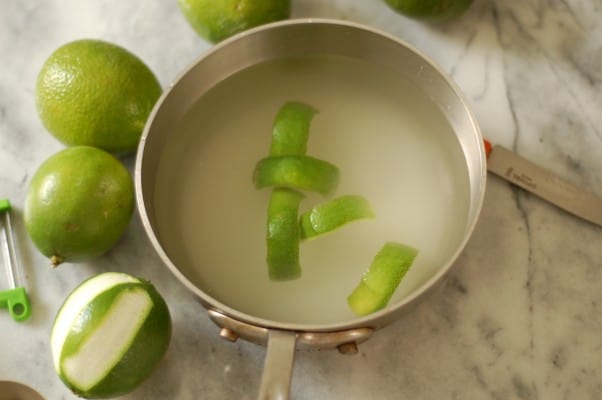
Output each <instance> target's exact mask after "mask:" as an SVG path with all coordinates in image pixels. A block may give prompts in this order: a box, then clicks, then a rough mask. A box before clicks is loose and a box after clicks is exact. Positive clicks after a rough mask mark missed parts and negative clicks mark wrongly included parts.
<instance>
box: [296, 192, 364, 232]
mask: <svg viewBox="0 0 602 400" xmlns="http://www.w3.org/2000/svg"><path fill="white" fill-rule="evenodd" d="M367 218H374V211H372V207H371V206H370V203H369V202H368V200H366V199H365V198H364V197H362V196H357V195H347V196H341V197H337V198H336V199H333V200H331V201H328V202H325V203H322V204H319V205H317V206H314V207H313V208H312V209H311V210H309V211H307V212H305V213H303V214H301V217H300V218H299V235H300V237H301V239H310V238H313V237H315V236H318V235H321V234H323V233H326V232H330V231H333V230H335V229H337V228H339V227H341V226H343V225H345V224H348V223H349V222H352V221H355V220H358V219H367Z"/></svg>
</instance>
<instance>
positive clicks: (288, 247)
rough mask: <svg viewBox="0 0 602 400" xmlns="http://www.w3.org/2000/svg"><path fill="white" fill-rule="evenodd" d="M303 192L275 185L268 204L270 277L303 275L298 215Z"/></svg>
mask: <svg viewBox="0 0 602 400" xmlns="http://www.w3.org/2000/svg"><path fill="white" fill-rule="evenodd" d="M301 199H303V195H302V194H301V193H299V192H297V191H295V190H289V189H278V188H276V189H274V190H272V193H271V196H270V202H269V205H268V224H267V226H268V228H267V235H266V237H267V240H266V245H267V264H268V274H269V277H270V279H271V280H276V281H284V280H291V279H296V278H298V277H299V276H301V267H300V265H299V224H298V223H297V215H298V211H299V203H300V202H301Z"/></svg>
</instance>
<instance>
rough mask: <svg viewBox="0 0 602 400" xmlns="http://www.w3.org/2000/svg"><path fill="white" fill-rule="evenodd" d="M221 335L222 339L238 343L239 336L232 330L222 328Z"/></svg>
mask: <svg viewBox="0 0 602 400" xmlns="http://www.w3.org/2000/svg"><path fill="white" fill-rule="evenodd" d="M219 335H220V336H221V337H223V338H224V339H226V340H229V341H231V342H236V341H237V340H238V335H237V334H236V332H234V331H233V330H232V329H228V328H222V329H221V330H220V331H219Z"/></svg>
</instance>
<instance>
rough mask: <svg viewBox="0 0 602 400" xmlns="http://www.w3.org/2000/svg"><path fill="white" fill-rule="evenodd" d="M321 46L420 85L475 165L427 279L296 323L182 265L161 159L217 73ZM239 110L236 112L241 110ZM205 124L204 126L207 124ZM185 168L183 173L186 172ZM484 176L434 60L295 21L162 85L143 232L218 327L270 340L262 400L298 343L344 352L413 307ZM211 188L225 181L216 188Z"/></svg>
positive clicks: (470, 129) (286, 375) (146, 151)
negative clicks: (160, 197)
mask: <svg viewBox="0 0 602 400" xmlns="http://www.w3.org/2000/svg"><path fill="white" fill-rule="evenodd" d="M314 55H336V56H344V57H348V58H351V59H356V60H361V61H362V62H368V63H371V64H373V65H375V66H381V67H382V68H387V69H389V70H393V71H395V73H396V74H398V75H399V77H400V79H403V80H407V81H409V82H410V83H411V84H412V85H415V86H416V87H418V88H419V90H421V91H422V92H424V93H425V94H426V95H427V96H428V97H429V98H430V99H432V101H433V103H434V104H435V105H436V107H437V108H439V110H440V111H441V113H442V114H443V115H444V116H445V118H446V119H447V121H448V122H449V124H450V125H451V128H452V130H453V133H454V135H455V138H454V139H455V140H456V141H457V143H458V144H459V146H460V148H461V154H462V156H463V160H462V162H463V163H465V166H466V169H465V170H466V171H467V174H468V177H467V180H468V194H467V196H466V198H467V203H468V204H467V205H466V210H467V212H466V218H465V220H464V221H463V229H462V231H461V235H459V237H457V238H454V239H453V240H454V246H453V249H452V251H450V252H449V254H447V255H446V257H445V260H444V261H443V262H441V263H439V265H436V266H435V268H433V270H432V272H430V273H429V276H428V277H427V279H425V280H424V282H422V283H421V284H420V285H418V286H417V287H415V288H414V289H412V290H411V291H410V293H408V294H407V295H405V296H404V297H402V298H400V299H397V300H395V301H393V302H392V303H391V304H389V305H388V306H387V307H386V308H385V309H383V310H380V311H378V312H376V313H374V314H371V315H369V316H365V317H355V318H354V317H350V318H349V319H348V320H345V321H340V322H335V323H319V322H315V323H296V322H290V321H279V320H273V319H268V318H263V317H261V316H257V315H250V314H249V313H246V312H243V311H241V310H240V309H237V308H236V307H233V306H232V305H231V304H229V302H228V300H227V299H219V300H218V299H216V298H214V297H213V296H211V295H210V294H209V293H211V290H210V288H207V287H205V283H204V282H202V281H201V280H199V279H196V278H195V274H192V273H191V268H202V267H203V266H202V265H192V264H188V265H185V264H186V261H182V259H181V258H179V257H177V255H176V254H173V251H171V252H170V249H169V248H168V247H167V246H165V243H164V242H163V241H162V240H161V238H162V237H164V235H162V232H160V228H159V226H158V224H157V221H156V213H157V201H156V187H155V185H156V182H157V174H158V166H159V164H160V162H161V158H162V155H163V152H164V149H165V148H166V147H167V145H168V144H169V142H170V140H172V139H173V137H174V127H175V126H176V125H177V124H178V122H179V121H181V120H182V118H183V117H184V116H185V115H186V113H187V112H188V111H189V110H190V108H191V107H192V106H193V105H194V104H195V103H196V102H197V101H198V100H199V99H200V98H201V97H202V96H204V95H205V94H206V93H207V92H208V91H209V90H211V89H212V88H214V87H215V86H216V85H218V84H219V83H220V82H223V81H224V80H225V79H227V78H228V77H231V76H233V75H234V74H236V73H239V72H240V71H243V70H245V69H247V68H249V67H252V66H255V65H258V64H260V63H263V62H266V61H271V60H277V59H279V58H286V57H305V56H314ZM363 84H365V82H364V83H363ZM232 112H233V117H235V114H236V112H235V111H232ZM199 132H200V133H199V134H202V130H200V131H199ZM178 173H179V174H185V173H186V171H178ZM485 180H486V157H485V152H484V148H483V138H482V137H481V133H480V131H479V127H478V124H477V122H476V120H475V118H474V116H473V114H472V112H471V110H470V108H469V106H468V105H467V103H466V101H465V100H464V98H463V96H462V94H461V93H460V91H459V90H458V88H457V87H456V86H455V85H454V84H453V83H452V82H451V81H450V79H448V78H447V77H446V76H445V74H444V73H442V72H441V70H440V69H439V68H438V67H437V66H436V65H434V63H433V62H431V61H430V60H429V59H428V58H427V57H425V56H424V55H423V54H421V53H420V52H419V51H417V50H416V49H414V48H413V47H411V46H409V45H408V44H406V43H404V42H403V41H401V40H399V39H398V38H395V37H392V36H390V35H387V34H385V33H383V32H380V31H377V30H375V29H372V28H369V27H365V26H361V25H357V24H354V23H349V22H342V21H334V20H323V19H303V20H289V21H284V22H278V23H274V24H270V25H266V26H263V27H260V28H256V29H253V30H250V31H247V32H244V33H242V34H240V35H238V36H235V37H233V38H230V39H228V40H226V41H224V42H222V43H220V44H218V45H216V46H215V47H213V48H212V49H211V50H210V51H209V52H208V53H207V54H204V55H203V56H202V57H200V58H199V59H198V60H196V61H195V62H194V63H193V64H192V65H191V66H190V67H189V68H188V69H187V70H186V71H184V72H183V73H182V75H180V77H179V78H178V79H177V80H176V81H175V82H174V83H173V84H172V85H171V86H170V87H169V88H168V89H167V90H166V91H165V93H164V94H163V96H162V97H161V98H160V100H159V102H158V104H157V105H156V107H155V109H154V111H153V112H152V114H151V116H150V118H149V121H148V123H147V125H146V128H145V130H144V133H143V136H142V140H141V144H140V147H139V150H138V154H137V159H136V168H135V183H136V195H137V202H138V209H139V212H140V215H141V218H142V221H143V224H144V228H145V230H146V233H147V235H148V237H149V238H150V241H151V242H152V245H153V247H154V248H155V250H156V251H157V253H158V254H159V256H160V257H161V259H162V261H163V262H164V263H165V265H166V266H167V267H168V268H169V269H170V270H171V272H172V273H173V274H174V275H175V276H176V277H177V278H178V279H179V280H180V281H181V282H182V284H183V285H184V286H185V287H186V288H188V289H189V290H190V291H191V292H192V293H193V294H194V295H195V296H196V297H197V298H198V299H199V300H200V302H201V304H202V305H203V306H204V307H205V308H206V310H207V312H208V314H209V317H210V318H211V319H212V320H213V322H215V323H216V324H217V325H218V326H219V327H220V328H221V332H220V335H221V336H223V337H224V338H226V339H229V340H232V341H234V340H236V339H238V338H241V339H244V340H247V341H250V342H253V343H257V344H260V345H266V346H267V354H266V360H265V367H264V372H263V377H262V382H261V385H260V390H259V392H260V393H259V398H261V399H285V398H288V395H289V389H290V380H291V373H292V366H293V359H294V354H295V350H296V349H329V348H331V349H338V350H339V351H340V352H341V353H348V354H349V353H355V352H357V346H358V344H359V343H361V342H363V341H365V340H367V339H368V338H369V337H370V336H371V335H372V333H373V332H374V331H376V330H378V329H380V328H383V327H385V326H386V325H387V324H389V323H390V322H392V321H393V320H395V319H396V318H398V317H399V316H400V315H401V314H402V313H405V312H407V311H408V310H410V309H411V308H412V306H413V305H414V304H415V303H416V302H417V301H418V300H420V299H421V298H422V297H423V295H425V294H426V293H427V292H428V291H429V289H431V288H432V287H433V286H434V285H435V284H436V283H437V282H440V281H441V278H442V277H443V276H444V275H445V274H446V273H447V272H448V271H449V270H450V268H451V267H452V265H453V264H454V261H455V260H456V258H457V256H458V255H459V254H460V253H461V251H462V250H463V248H464V246H465V244H466V242H467V241H468V239H469V237H470V235H471V233H472V231H473V228H474V226H475V224H476V222H477V219H478V216H479V212H480V209H481V204H482V201H483V196H484V190H485ZM213 190H219V187H218V188H217V189H213ZM191 223H195V222H192V221H191ZM400 223H402V221H400ZM199 240H201V239H199ZM199 246H202V243H199ZM233 251H235V249H233ZM176 260H178V261H176ZM232 279H235V278H232ZM275 301H276V300H275ZM300 301H301V300H300Z"/></svg>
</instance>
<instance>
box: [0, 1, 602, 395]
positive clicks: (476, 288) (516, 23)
mask: <svg viewBox="0 0 602 400" xmlns="http://www.w3.org/2000/svg"><path fill="white" fill-rule="evenodd" d="M293 3H294V9H293V14H294V16H295V17H318V16H319V17H329V18H340V19H346V20H351V21H355V22H360V23H364V24H368V25H371V26H374V27H376V28H379V29H382V30H383V31H385V32H388V33H390V34H392V35H395V36H397V37H399V38H402V39H404V40H406V41H408V42H409V43H411V44H413V45H414V46H416V47H417V48H419V49H420V50H421V51H422V52H424V53H425V54H427V55H428V56H429V57H431V58H432V59H433V60H435V61H436V62H437V63H438V64H439V65H440V66H441V68H442V69H443V70H444V71H446V72H447V73H448V74H449V75H450V76H451V77H452V78H453V79H454V80H455V81H456V82H457V84H458V86H459V87H460V88H461V89H462V90H463V91H464V93H465V95H466V97H467V99H468V101H469V102H470V103H471V105H472V107H473V109H474V111H475V114H476V116H477V118H478V120H479V123H480V125H481V128H482V130H483V133H484V135H485V136H486V137H488V138H489V139H491V140H492V141H493V142H496V143H500V144H503V145H505V146H507V147H509V148H512V149H513V150H514V151H516V152H518V153H519V154H521V155H523V156H525V157H527V158H529V159H531V160H532V161H535V162H537V163H538V164H540V165H542V166H544V167H546V168H548V169H550V170H552V171H554V172H556V173H557V174H558V175H560V176H562V177H564V178H566V179H568V180H570V181H572V182H574V183H576V184H579V185H582V186H585V187H587V188H588V189H590V190H591V191H593V192H595V193H597V194H598V195H602V157H601V155H602V128H601V127H602V112H601V110H602V68H601V65H602V22H601V21H602V3H601V2H600V0H592V1H587V0H537V1H536V0H526V1H507V0H475V2H474V4H473V6H472V7H471V8H470V9H469V10H468V12H467V13H466V14H465V15H464V16H462V17H461V18H459V19H457V20H454V21H452V22H449V23H444V24H440V25H428V24H422V23H419V22H416V21H412V20H409V19H407V18H404V17H401V16H399V15H397V14H395V13H393V12H392V11H391V10H390V9H389V8H388V7H387V6H386V5H385V4H384V3H383V2H381V1H377V0H369V1H359V0H355V1H354V0H328V1H325V0H293ZM83 37H94V38H101V39H105V40H109V41H113V42H115V43H118V44H120V45H122V46H124V47H126V48H128V49H130V50H131V51H133V52H134V53H136V54H137V55H139V56H140V57H141V58H142V59H143V60H144V61H145V62H146V63H147V64H148V65H149V66H150V67H151V69H152V70H153V71H154V72H155V73H156V74H157V76H158V78H159V79H160V81H161V83H162V84H163V85H164V86H166V85H168V84H169V82H171V81H172V80H174V79H175V78H176V76H177V75H178V74H179V72H180V71H181V70H182V69H183V68H185V67H186V66H187V65H188V64H189V63H191V62H192V61H193V60H194V59H195V58H197V57H198V56H199V55H201V54H202V53H203V52H204V51H206V50H207V49H209V47H210V45H209V44H208V43H207V42H205V41H203V40H202V39H201V38H199V37H198V36H197V35H196V34H195V33H194V32H193V31H192V29H191V28H190V27H189V26H188V25H187V24H186V22H185V20H184V19H183V17H182V15H181V14H180V12H179V10H178V8H177V4H176V1H175V0H170V1H167V0H166V1H153V2H149V1H143V0H130V1H117V0H98V1H95V2H80V1H77V0H65V1H59V0H48V1H44V2H41V1H36V0H5V1H3V2H2V7H1V10H0V57H1V62H0V139H1V145H0V197H7V198H10V199H11V201H12V202H13V204H14V206H15V210H14V216H13V221H14V222H15V230H16V233H17V235H18V239H19V240H18V250H19V253H20V256H21V259H22V264H23V266H24V268H25V278H26V281H25V283H26V286H27V288H28V290H29V291H30V293H31V297H32V299H31V300H32V305H33V315H32V317H31V319H30V320H28V321H27V322H25V323H21V324H17V323H15V322H13V321H12V320H11V319H10V317H9V316H8V313H6V312H4V311H0V380H16V381H20V382H25V383H28V384H29V385H31V386H32V387H34V388H35V389H36V390H38V391H39V392H40V393H41V394H42V395H44V396H45V397H46V398H47V399H52V400H56V399H74V398H75V396H73V395H72V394H70V393H69V391H68V390H67V389H66V388H65V387H64V386H63V385H62V383H61V382H60V380H59V379H58V377H57V376H56V375H55V373H54V371H53V367H52V361H51V356H50V350H49V330H50V327H51V325H52V320H53V318H54V314H55V313H56V310H57V308H58V307H59V306H60V304H61V302H62V301H63V299H64V298H65V296H66V294H67V293H68V292H69V291H70V290H72V289H73V288H74V287H75V286H76V285H77V284H79V283H80V282H81V281H82V280H83V279H85V278H87V277H89V276H91V275H93V274H95V273H98V272H101V271H109V270H119V271H127V272H130V273H133V274H135V275H140V276H145V277H147V278H148V279H150V280H152V281H153V282H155V284H156V285H157V287H158V289H159V290H160V291H161V292H162V293H164V295H165V297H166V299H167V301H168V303H169V304H170V308H171V310H172V315H173V320H174V321H173V322H174V336H173V340H172V343H171V347H170V349H169V351H168V354H167V357H166V359H165V360H164V362H162V363H161V365H160V367H159V369H158V370H157V371H156V372H155V373H154V374H153V376H152V377H151V378H150V379H149V380H148V381H146V382H145V383H144V384H143V385H142V386H141V387H140V388H139V389H137V390H136V391H134V392H133V393H131V394H130V395H127V396H125V397H124V399H178V400H186V399H198V398H204V399H253V398H254V397H255V394H256V391H257V388H258V384H259V380H260V375H261V370H262V364H263V356H264V354H265V349H263V348H261V347H259V346H255V345H253V344H249V343H245V342H237V343H234V344H232V343H228V342H225V341H223V340H222V339H220V338H219V337H218V335H217V333H218V332H217V328H216V327H215V326H214V325H213V324H212V323H211V322H210V321H209V319H208V318H207V316H206V313H205V312H204V310H203V309H202V307H201V306H200V305H199V304H198V303H197V302H196V301H195V300H194V299H193V298H192V296H191V295H190V294H189V293H188V292H187V291H186V290H185V288H184V287H183V286H182V285H181V284H180V283H179V282H177V281H176V279H175V278H173V277H172V276H171V274H170V273H169V272H168V271H167V269H165V268H164V267H163V266H162V265H161V262H160V260H159V259H158V257H157V256H156V255H155V254H154V252H153V251H152V248H151V246H150V245H149V243H148V240H147V239H146V237H145V236H144V233H143V229H142V227H141V225H140V221H139V220H138V219H137V218H135V219H134V221H133V222H132V224H131V226H130V228H129V230H128V232H127V233H126V236H125V237H124V239H123V240H122V241H121V242H120V243H119V245H118V246H117V247H116V248H115V249H114V250H113V251H111V252H110V253H109V254H108V255H106V256H104V257H102V258H100V259H98V260H95V261H94V262H91V263H87V264H81V265H70V264H67V265H63V266H61V267H60V268H59V269H57V270H51V269H50V268H49V267H48V263H47V260H45V259H44V258H43V257H42V256H41V255H40V254H39V253H38V252H37V251H36V250H35V248H34V247H33V246H32V244H31V243H30V242H29V241H28V239H27V236H26V232H25V229H24V227H23V223H22V207H23V202H24V198H25V193H26V189H27V185H28V181H29V178H30V177H31V175H32V174H33V172H34V171H35V169H36V168H37V166H38V165H39V164H40V163H41V162H42V161H43V160H44V159H45V158H46V157H48V156H49V155H50V154H51V153H53V152H55V151H58V150H59V149H61V148H62V145H61V144H59V143H58V142H57V141H56V140H55V139H53V138H52V137H51V136H50V135H48V134H47V133H46V132H45V131H44V128H43V126H42V125H41V123H40V121H39V119H38V117H37V114H36V110H35V103H34V95H33V93H34V85H35V79H36V76H37V73H38V71H39V69H40V67H41V65H42V63H43V61H44V60H45V59H46V57H48V55H49V54H50V53H51V52H52V51H53V50H54V49H55V48H56V47H58V46H59V45H61V44H63V43H66V42H68V41H71V40H74V39H77V38H83ZM132 163H133V161H130V167H131V166H132V165H131V164H132ZM457 264H458V265H457V266H456V268H455V269H454V270H453V271H452V273H451V274H450V276H449V278H448V279H447V280H446V281H445V283H444V284H443V285H441V286H440V287H438V288H437V289H436V290H435V291H434V292H433V293H432V294H431V295H430V296H428V297H427V298H426V299H425V300H424V301H423V302H422V303H421V304H420V305H419V306H418V307H417V308H416V309H415V310H414V311H413V312H411V313H409V314H407V315H405V316H404V317H403V318H401V319H399V320H398V321H396V322H395V323H393V324H392V325H390V326H388V327H386V328H385V329H383V330H381V331H379V332H377V333H376V334H375V335H374V337H373V338H372V339H371V340H369V341H368V342H366V343H364V344H363V345H362V346H361V347H360V353H359V354H358V355H355V356H342V355H340V354H338V353H337V352H329V351H324V352H299V353H298V354H297V356H296V365H295V369H294V377H293V389H292V392H293V398H294V399H299V400H301V399H312V400H313V399H362V400H364V399H462V400H464V399H495V400H497V399H504V400H505V399H521V400H536V399H537V400H554V399H584V400H585V399H592V400H593V399H600V398H602V372H601V371H602V334H601V332H602V228H600V227H596V226H593V225H591V224H588V223H586V222H583V221H580V220H577V219H575V218H574V217H572V216H570V215H568V214H566V213H564V212H562V211H560V210H558V209H557V208H556V207H554V206H552V205H550V204H547V203H545V202H543V201H541V200H540V199H538V198H536V197H534V196H531V195H529V194H527V193H525V192H523V191H521V190H519V189H516V188H513V187H511V186H509V185H508V184H507V183H505V182H503V181H501V180H499V179H498V178H496V177H492V176H491V177H490V178H489V180H488V187H487V194H486V199H485V205H484V209H483V212H482V216H481V219H480V222H479V224H478V226H477V229H476V231H475V233H474V235H473V237H472V238H471V240H470V242H469V244H468V246H467V248H466V250H465V251H464V252H463V254H462V255H461V257H460V259H459V260H458V263H457ZM4 283H5V282H4V280H3V277H2V278H0V286H2V285H4Z"/></svg>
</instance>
